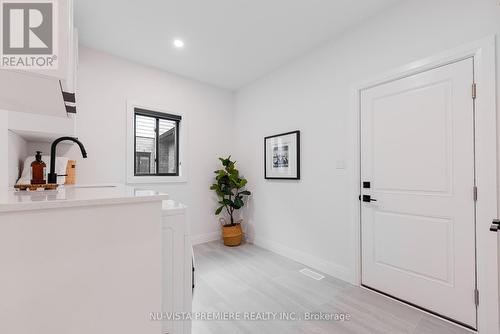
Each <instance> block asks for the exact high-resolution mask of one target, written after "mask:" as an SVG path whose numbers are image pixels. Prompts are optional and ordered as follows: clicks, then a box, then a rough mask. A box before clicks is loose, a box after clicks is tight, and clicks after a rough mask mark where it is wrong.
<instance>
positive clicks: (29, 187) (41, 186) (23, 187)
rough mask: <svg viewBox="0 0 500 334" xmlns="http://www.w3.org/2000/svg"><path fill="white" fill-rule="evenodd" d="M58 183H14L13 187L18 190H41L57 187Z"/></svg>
mask: <svg viewBox="0 0 500 334" xmlns="http://www.w3.org/2000/svg"><path fill="white" fill-rule="evenodd" d="M57 186H58V184H56V183H47V184H16V185H15V186H14V188H16V189H19V190H30V191H35V190H37V189H43V190H54V189H57Z"/></svg>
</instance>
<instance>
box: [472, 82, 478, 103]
mask: <svg viewBox="0 0 500 334" xmlns="http://www.w3.org/2000/svg"><path fill="white" fill-rule="evenodd" d="M476 97H477V85H476V83H475V82H474V83H473V84H472V99H473V100H475V99H476Z"/></svg>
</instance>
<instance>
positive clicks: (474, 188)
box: [472, 186, 477, 201]
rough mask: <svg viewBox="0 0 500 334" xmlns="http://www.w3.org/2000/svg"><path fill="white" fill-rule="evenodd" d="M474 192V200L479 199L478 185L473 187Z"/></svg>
mask: <svg viewBox="0 0 500 334" xmlns="http://www.w3.org/2000/svg"><path fill="white" fill-rule="evenodd" d="M472 193H473V197H474V201H477V186H474V187H473V188H472Z"/></svg>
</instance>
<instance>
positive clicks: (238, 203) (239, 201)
mask: <svg viewBox="0 0 500 334" xmlns="http://www.w3.org/2000/svg"><path fill="white" fill-rule="evenodd" d="M243 205H245V204H244V203H243V201H242V199H241V197H236V198H235V199H234V208H235V209H240V208H242V207H243Z"/></svg>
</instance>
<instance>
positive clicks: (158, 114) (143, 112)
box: [134, 108, 182, 177]
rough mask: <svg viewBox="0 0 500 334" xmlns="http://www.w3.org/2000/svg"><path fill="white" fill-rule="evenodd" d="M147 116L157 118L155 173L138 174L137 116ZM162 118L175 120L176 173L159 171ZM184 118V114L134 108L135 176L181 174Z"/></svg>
mask: <svg viewBox="0 0 500 334" xmlns="http://www.w3.org/2000/svg"><path fill="white" fill-rule="evenodd" d="M138 115H139V116H146V117H152V118H155V146H156V148H155V149H156V157H155V167H156V168H155V171H156V173H153V174H151V173H150V174H137V165H136V153H137V116H138ZM160 119H163V120H166V121H171V122H175V130H176V131H175V165H176V169H175V170H176V172H175V173H159V172H158V171H159V170H160V168H159V165H160V159H159V140H160V134H159V132H160V126H159V125H160ZM181 120H182V116H179V115H173V114H167V113H163V112H158V111H153V110H147V109H143V108H134V176H139V177H141V176H179V169H180V160H179V146H180V145H179V132H180V123H181Z"/></svg>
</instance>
